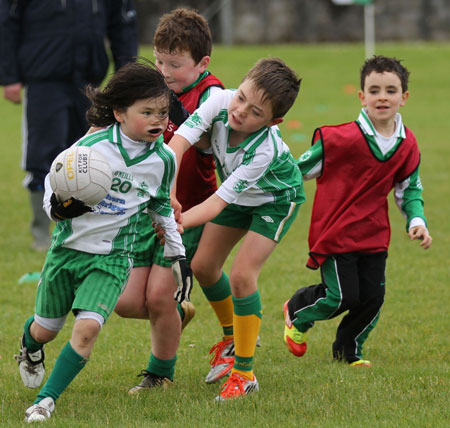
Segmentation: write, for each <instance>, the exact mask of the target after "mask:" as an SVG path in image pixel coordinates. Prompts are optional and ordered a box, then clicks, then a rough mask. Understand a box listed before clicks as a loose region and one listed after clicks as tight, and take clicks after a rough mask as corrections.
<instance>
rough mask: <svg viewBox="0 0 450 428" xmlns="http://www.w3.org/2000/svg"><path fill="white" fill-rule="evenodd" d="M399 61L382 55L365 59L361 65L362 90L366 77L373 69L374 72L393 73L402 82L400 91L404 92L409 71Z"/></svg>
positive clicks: (406, 87)
mask: <svg viewBox="0 0 450 428" xmlns="http://www.w3.org/2000/svg"><path fill="white" fill-rule="evenodd" d="M401 61H402V60H400V59H397V58H390V57H387V56H382V55H374V56H373V57H371V58H369V59H367V60H366V62H365V63H364V64H363V66H362V67H361V76H360V79H361V83H360V84H361V90H362V91H364V84H365V83H366V77H367V76H368V75H369V74H370V73H372V72H373V71H375V73H385V72H391V73H395V74H396V75H397V76H398V78H399V79H400V82H401V84H402V91H403V92H406V91H407V90H408V79H409V71H408V70H407V69H406V68H405V67H404V66H403V65H402V64H401Z"/></svg>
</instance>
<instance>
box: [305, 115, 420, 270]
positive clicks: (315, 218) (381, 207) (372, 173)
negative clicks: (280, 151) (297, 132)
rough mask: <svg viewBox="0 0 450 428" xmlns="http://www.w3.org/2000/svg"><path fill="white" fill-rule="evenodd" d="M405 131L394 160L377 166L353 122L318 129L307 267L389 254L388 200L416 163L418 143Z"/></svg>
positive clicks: (314, 267)
mask: <svg viewBox="0 0 450 428" xmlns="http://www.w3.org/2000/svg"><path fill="white" fill-rule="evenodd" d="M405 130H406V138H405V139H403V140H402V141H401V142H400V144H399V145H398V146H397V149H396V151H395V152H394V153H393V154H392V156H391V157H390V158H389V159H387V160H385V161H380V160H378V159H377V158H376V157H375V155H374V154H373V152H372V150H371V148H370V146H369V143H368V142H367V141H366V139H365V138H364V134H363V132H362V130H361V129H360V128H359V126H358V124H357V123H356V122H350V123H345V124H342V125H338V126H324V127H322V128H318V129H316V131H315V133H314V138H313V141H317V139H321V141H322V145H323V167H322V174H321V176H320V177H319V178H318V179H317V190H316V194H315V198H314V206H313V210H312V215H311V225H310V229H309V239H308V242H309V248H310V253H309V254H310V257H309V259H308V263H307V266H308V267H310V268H312V269H317V268H318V267H319V266H320V265H321V264H322V263H323V262H324V261H325V259H326V256H327V255H331V254H340V253H349V252H365V253H375V252H379V251H387V249H388V246H389V241H390V236H391V230H390V225H389V217H388V202H387V196H388V194H389V192H390V191H391V190H392V189H393V187H394V185H395V183H398V182H401V181H403V180H405V179H406V178H407V177H409V176H410V175H411V174H412V173H413V172H414V170H415V169H416V168H417V167H418V165H419V162H420V153H419V149H418V147H417V142H416V139H415V137H414V135H413V133H412V132H411V131H410V130H409V129H407V128H405Z"/></svg>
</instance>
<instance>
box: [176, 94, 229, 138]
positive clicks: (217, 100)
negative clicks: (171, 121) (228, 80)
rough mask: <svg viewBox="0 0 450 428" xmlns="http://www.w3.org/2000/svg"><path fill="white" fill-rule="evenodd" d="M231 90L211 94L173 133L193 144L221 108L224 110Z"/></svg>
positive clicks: (206, 129)
mask: <svg viewBox="0 0 450 428" xmlns="http://www.w3.org/2000/svg"><path fill="white" fill-rule="evenodd" d="M233 93H234V92H233V91H230V90H221V91H218V92H216V93H215V94H212V95H211V96H210V97H209V98H208V99H207V100H206V101H205V102H204V103H203V104H202V105H201V106H200V107H199V108H198V109H197V110H195V111H194V113H192V114H191V115H190V116H189V117H188V118H187V119H186V121H185V122H184V123H183V124H182V125H181V126H180V127H179V128H178V129H177V130H176V131H175V134H178V135H181V136H182V137H184V138H186V140H188V141H189V143H190V144H191V145H193V144H195V143H196V142H197V141H198V140H199V139H200V137H201V136H202V134H204V133H205V132H207V131H208V130H209V129H210V128H211V125H212V124H213V120H214V119H215V118H216V117H217V116H218V115H219V114H220V112H221V111H222V110H224V109H225V110H226V109H227V108H228V105H229V103H230V100H231V98H233Z"/></svg>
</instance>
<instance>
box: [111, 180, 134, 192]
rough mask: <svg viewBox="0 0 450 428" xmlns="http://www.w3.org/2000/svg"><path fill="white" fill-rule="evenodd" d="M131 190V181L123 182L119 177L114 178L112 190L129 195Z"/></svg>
mask: <svg viewBox="0 0 450 428" xmlns="http://www.w3.org/2000/svg"><path fill="white" fill-rule="evenodd" d="M130 189H131V183H130V182H129V181H126V180H124V181H122V180H121V179H120V178H118V177H114V178H113V179H112V185H111V190H115V191H116V192H120V193H127V192H129V191H130Z"/></svg>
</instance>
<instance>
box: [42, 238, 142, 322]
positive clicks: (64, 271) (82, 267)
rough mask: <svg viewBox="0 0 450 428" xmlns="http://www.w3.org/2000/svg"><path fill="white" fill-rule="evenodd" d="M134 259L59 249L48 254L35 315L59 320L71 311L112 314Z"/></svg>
mask: <svg viewBox="0 0 450 428" xmlns="http://www.w3.org/2000/svg"><path fill="white" fill-rule="evenodd" d="M132 267H133V260H132V259H131V258H130V257H128V256H127V255H123V254H120V255H117V254H90V253H84V252H82V251H77V250H72V249H70V248H62V247H58V248H56V249H52V250H50V251H49V252H48V254H47V258H46V260H45V263H44V267H43V269H42V273H41V278H40V280H39V284H38V289H37V295H36V306H35V312H36V314H37V315H39V316H41V317H44V318H59V317H62V316H64V315H66V314H67V313H69V311H70V310H72V312H73V313H74V314H75V315H76V313H77V312H78V311H80V310H83V311H91V312H96V313H98V314H100V315H101V316H102V317H103V318H104V319H105V321H106V320H107V319H108V317H109V315H111V313H112V311H113V310H114V307H115V306H116V303H117V300H118V299H119V297H120V294H121V293H122V291H123V290H124V289H125V285H126V283H127V281H128V276H129V275H130V272H131V269H132Z"/></svg>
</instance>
